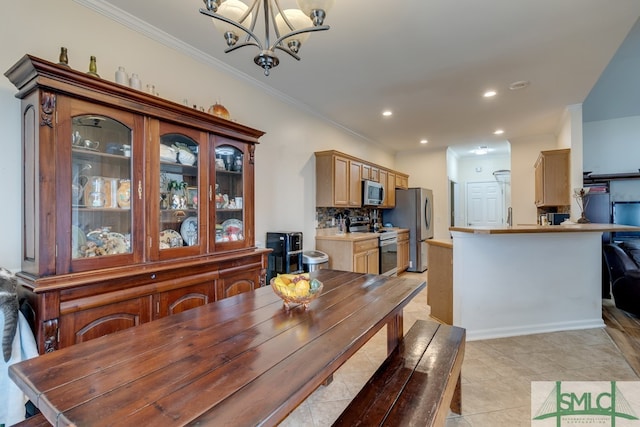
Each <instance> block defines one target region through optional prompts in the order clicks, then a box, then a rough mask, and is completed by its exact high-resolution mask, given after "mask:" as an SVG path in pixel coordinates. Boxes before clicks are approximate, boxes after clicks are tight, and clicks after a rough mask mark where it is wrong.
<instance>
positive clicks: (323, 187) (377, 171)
mask: <svg viewBox="0 0 640 427" xmlns="http://www.w3.org/2000/svg"><path fill="white" fill-rule="evenodd" d="M315 159H316V207H339V208H348V207H351V208H357V207H362V180H369V181H375V182H379V183H381V184H382V186H383V187H384V188H385V200H384V204H383V205H382V206H380V207H381V208H385V207H386V208H392V207H395V188H396V186H397V183H399V184H401V185H405V186H408V179H409V176H408V175H405V174H401V173H398V172H396V171H392V170H390V169H384V168H382V167H379V166H377V165H374V164H371V163H368V162H365V161H364V160H361V159H358V158H356V157H352V156H349V155H347V154H344V153H341V152H339V151H335V150H329V151H318V152H316V153H315ZM398 176H400V180H398ZM386 189H390V191H386Z"/></svg>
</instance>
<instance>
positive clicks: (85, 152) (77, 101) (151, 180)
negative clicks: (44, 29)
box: [5, 55, 269, 353]
mask: <svg viewBox="0 0 640 427" xmlns="http://www.w3.org/2000/svg"><path fill="white" fill-rule="evenodd" d="M5 76H7V77H8V78H9V80H10V81H11V82H12V83H13V84H14V85H15V86H16V87H17V88H18V93H17V95H16V96H17V97H18V98H19V99H20V100H21V118H22V122H23V123H22V130H23V132H22V146H23V157H24V169H23V177H22V186H23V189H22V193H23V198H24V200H23V202H24V206H23V219H22V230H23V241H22V266H21V267H22V271H21V272H20V273H19V274H18V276H19V279H20V284H21V296H22V297H25V298H26V299H27V300H28V301H29V303H30V304H31V305H32V306H33V307H34V310H35V335H36V340H37V343H38V349H39V351H40V353H45V352H50V351H53V350H56V349H59V348H64V347H68V346H70V345H72V344H76V343H79V342H84V341H87V340H90V339H94V338H97V337H100V336H103V335H105V334H109V333H112V332H116V331H119V330H122V329H125V328H129V327H131V326H137V325H140V324H143V323H146V322H149V321H151V320H153V319H158V318H161V317H164V316H167V315H170V314H175V313H179V312H181V311H184V310H187V309H190V308H193V307H196V306H199V305H203V304H207V303H210V302H212V301H215V300H219V299H222V298H226V297H229V296H231V295H235V294H237V293H239V292H247V291H251V290H253V289H255V288H258V287H260V286H264V285H265V276H266V263H267V253H268V252H269V251H268V250H264V249H256V247H255V236H254V163H255V147H256V144H257V143H258V138H259V137H260V136H262V135H263V132H261V131H259V130H255V129H251V128H249V127H247V126H244V125H241V124H238V123H236V122H233V121H230V120H225V119H222V118H218V117H215V116H213V115H211V114H207V113H205V112H202V111H198V110H196V109H194V108H190V107H188V106H185V105H181V104H177V103H174V102H171V101H168V100H165V99H162V98H160V97H157V96H154V95H150V94H147V93H143V92H141V91H138V90H133V89H130V88H128V87H126V86H122V85H118V84H115V83H112V82H109V81H107V80H103V79H100V78H95V77H92V76H90V75H88V74H86V73H83V72H78V71H75V70H73V69H70V68H68V67H65V66H61V65H57V64H53V63H51V62H47V61H44V60H42V59H38V58H35V57H33V56H30V55H26V56H24V57H23V58H22V59H20V60H19V61H18V62H17V63H16V64H15V65H14V66H13V67H11V69H9V70H8V71H7V72H6V73H5ZM87 141H88V142H87ZM180 147H182V148H184V149H185V150H186V155H187V156H186V158H185V156H183V155H184V154H185V153H183V152H181V151H172V150H175V149H176V148H180ZM190 156H191V157H192V160H193V159H194V158H195V162H194V161H189V157H190ZM218 160H220V161H218ZM220 166H221V167H220ZM172 181H174V183H175V184H176V185H173V186H172V185H169V184H170V183H171V182H172ZM127 186H128V187H129V190H128V191H126V188H127ZM116 187H117V188H116ZM183 187H187V188H183ZM225 196H226V197H225ZM172 202H175V203H174V204H172ZM187 225H188V226H189V227H187V228H184V229H183V226H187ZM17 250H19V248H17Z"/></svg>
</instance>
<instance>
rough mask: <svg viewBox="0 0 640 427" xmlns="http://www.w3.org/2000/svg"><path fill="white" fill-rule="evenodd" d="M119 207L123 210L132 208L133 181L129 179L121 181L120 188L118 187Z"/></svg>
mask: <svg viewBox="0 0 640 427" xmlns="http://www.w3.org/2000/svg"><path fill="white" fill-rule="evenodd" d="M118 206H120V207H121V208H123V209H126V208H129V207H130V206H131V181H129V180H128V179H122V180H120V187H118Z"/></svg>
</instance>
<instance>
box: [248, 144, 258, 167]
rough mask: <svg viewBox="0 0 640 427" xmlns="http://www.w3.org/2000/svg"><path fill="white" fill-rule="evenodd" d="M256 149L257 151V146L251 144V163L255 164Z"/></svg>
mask: <svg viewBox="0 0 640 427" xmlns="http://www.w3.org/2000/svg"><path fill="white" fill-rule="evenodd" d="M255 151H256V146H255V145H253V144H251V145H249V163H251V164H254V163H253V162H254V159H255Z"/></svg>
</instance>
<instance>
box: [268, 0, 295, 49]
mask: <svg viewBox="0 0 640 427" xmlns="http://www.w3.org/2000/svg"><path fill="white" fill-rule="evenodd" d="M273 4H275V5H276V9H277V11H278V12H279V13H280V16H281V17H282V19H284V22H286V24H287V26H288V27H289V29H290V30H293V29H294V28H293V26H292V25H291V23H290V22H289V19H287V15H286V14H285V13H284V11H283V10H282V8H281V7H280V2H279V1H278V0H273ZM274 12H275V11H274V9H273V8H269V13H271V22H273V30H274V32H275V33H276V39H280V30H279V29H278V26H277V25H276V16H275V15H274ZM265 14H266V13H265ZM274 44H278V43H274ZM267 45H269V43H267Z"/></svg>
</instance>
